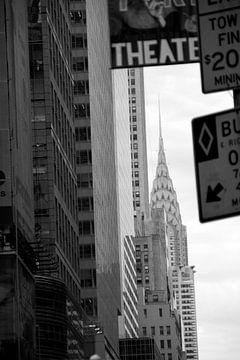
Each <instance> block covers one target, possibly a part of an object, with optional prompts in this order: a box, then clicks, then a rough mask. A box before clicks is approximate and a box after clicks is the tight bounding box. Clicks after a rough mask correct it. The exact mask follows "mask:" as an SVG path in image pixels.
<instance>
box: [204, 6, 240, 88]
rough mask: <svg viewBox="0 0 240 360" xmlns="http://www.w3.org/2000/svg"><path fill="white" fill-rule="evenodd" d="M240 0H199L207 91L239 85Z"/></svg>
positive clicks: (205, 86)
mask: <svg viewBox="0 0 240 360" xmlns="http://www.w3.org/2000/svg"><path fill="white" fill-rule="evenodd" d="M239 5H240V4H239V0H231V1H228V0H204V1H202V0H201V1H200V0H199V1H198V25H199V37H200V61H201V74H202V90H203V92H204V93H209V92H214V91H221V90H230V89H234V88H236V87H239V86H240V6H239Z"/></svg>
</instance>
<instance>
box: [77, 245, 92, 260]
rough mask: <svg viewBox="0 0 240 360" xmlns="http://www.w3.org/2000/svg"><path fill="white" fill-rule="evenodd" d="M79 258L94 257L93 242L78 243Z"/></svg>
mask: <svg viewBox="0 0 240 360" xmlns="http://www.w3.org/2000/svg"><path fill="white" fill-rule="evenodd" d="M79 254H80V258H81V259H95V244H83V245H80V253H79Z"/></svg>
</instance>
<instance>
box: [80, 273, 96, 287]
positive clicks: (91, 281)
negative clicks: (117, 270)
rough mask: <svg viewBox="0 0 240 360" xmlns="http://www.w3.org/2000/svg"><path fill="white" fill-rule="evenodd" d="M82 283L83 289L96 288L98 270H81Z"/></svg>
mask: <svg viewBox="0 0 240 360" xmlns="http://www.w3.org/2000/svg"><path fill="white" fill-rule="evenodd" d="M80 283H81V287H82V288H89V287H96V269H81V270H80Z"/></svg>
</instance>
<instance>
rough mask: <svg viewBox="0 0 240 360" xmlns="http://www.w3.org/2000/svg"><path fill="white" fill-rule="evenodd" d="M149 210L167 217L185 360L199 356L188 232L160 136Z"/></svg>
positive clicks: (174, 287) (173, 279) (171, 276)
mask: <svg viewBox="0 0 240 360" xmlns="http://www.w3.org/2000/svg"><path fill="white" fill-rule="evenodd" d="M150 206H151V208H152V209H161V208H163V209H164V210H165V211H166V216H167V232H168V244H167V246H168V256H169V264H170V284H171V291H172V293H173V294H175V296H176V300H177V308H178V310H179V311H180V314H181V318H182V321H183V339H184V345H185V348H186V357H187V360H188V359H198V343H197V323H196V305H195V292H194V271H193V267H192V266H189V265H188V251H187V233H186V227H185V226H183V225H182V220H181V215H180V209H179V204H178V201H177V196H176V192H175V190H174V188H173V183H172V180H171V178H170V176H169V172H168V167H167V163H166V158H165V153H164V147H163V138H162V134H161V124H160V136H159V153H158V164H157V169H156V177H155V179H154V181H153V187H152V192H151V204H150Z"/></svg>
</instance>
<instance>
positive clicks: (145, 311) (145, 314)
mask: <svg viewBox="0 0 240 360" xmlns="http://www.w3.org/2000/svg"><path fill="white" fill-rule="evenodd" d="M143 314H144V316H145V318H146V317H147V309H143Z"/></svg>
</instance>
